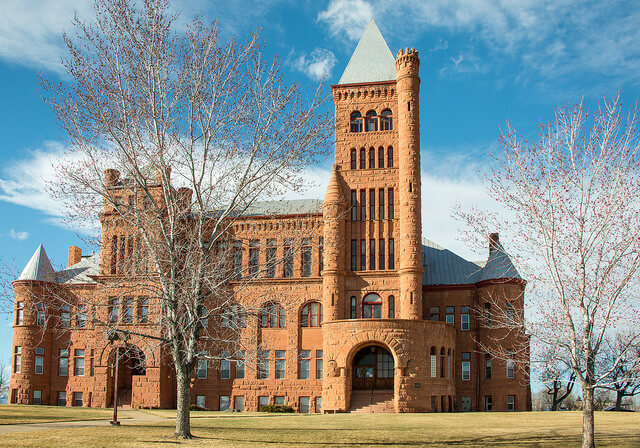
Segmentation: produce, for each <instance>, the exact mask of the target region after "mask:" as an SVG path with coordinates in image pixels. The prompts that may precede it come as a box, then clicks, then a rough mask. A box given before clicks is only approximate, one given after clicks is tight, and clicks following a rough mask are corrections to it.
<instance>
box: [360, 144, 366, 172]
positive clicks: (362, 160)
mask: <svg viewBox="0 0 640 448" xmlns="http://www.w3.org/2000/svg"><path fill="white" fill-rule="evenodd" d="M365 163H366V162H365V158H364V148H360V169H361V170H363V169H365V168H366V166H365Z"/></svg>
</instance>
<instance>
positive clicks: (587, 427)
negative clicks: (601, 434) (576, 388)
mask: <svg viewBox="0 0 640 448" xmlns="http://www.w3.org/2000/svg"><path fill="white" fill-rule="evenodd" d="M582 405H583V408H582V448H595V446H596V444H595V437H594V429H593V426H594V420H593V388H588V387H584V386H583V387H582Z"/></svg>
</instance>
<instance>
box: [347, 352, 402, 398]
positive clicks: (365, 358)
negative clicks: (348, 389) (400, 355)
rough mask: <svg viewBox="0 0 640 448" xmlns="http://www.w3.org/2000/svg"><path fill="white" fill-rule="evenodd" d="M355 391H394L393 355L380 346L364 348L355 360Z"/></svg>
mask: <svg viewBox="0 0 640 448" xmlns="http://www.w3.org/2000/svg"><path fill="white" fill-rule="evenodd" d="M352 370H353V383H352V387H353V390H371V391H373V390H393V374H394V361H393V355H391V353H389V351H388V350H387V349H385V348H384V347H381V346H379V345H369V346H367V347H364V348H363V349H361V350H360V351H358V353H356V355H355V356H354V358H353V369H352Z"/></svg>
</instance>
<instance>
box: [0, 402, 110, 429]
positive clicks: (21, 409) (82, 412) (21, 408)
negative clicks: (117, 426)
mask: <svg viewBox="0 0 640 448" xmlns="http://www.w3.org/2000/svg"><path fill="white" fill-rule="evenodd" d="M112 414H113V410H109V409H93V408H72V407H64V406H32V405H20V404H4V405H0V425H9V424H14V425H15V424H18V423H45V422H64V421H74V420H95V419H102V418H108V417H109V416H110V415H112Z"/></svg>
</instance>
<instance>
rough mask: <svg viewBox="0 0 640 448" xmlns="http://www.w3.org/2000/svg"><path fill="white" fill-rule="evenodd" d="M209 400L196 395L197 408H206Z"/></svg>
mask: <svg viewBox="0 0 640 448" xmlns="http://www.w3.org/2000/svg"><path fill="white" fill-rule="evenodd" d="M206 404H207V399H206V397H205V396H204V395H196V406H198V407H199V408H203V409H204V408H206Z"/></svg>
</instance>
